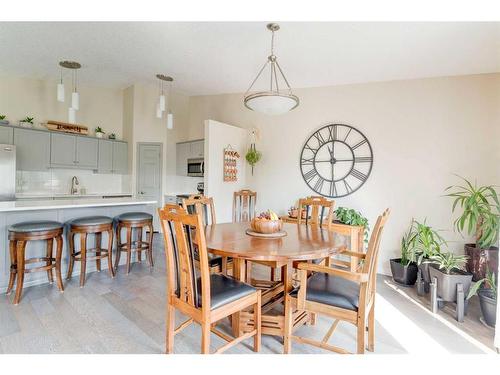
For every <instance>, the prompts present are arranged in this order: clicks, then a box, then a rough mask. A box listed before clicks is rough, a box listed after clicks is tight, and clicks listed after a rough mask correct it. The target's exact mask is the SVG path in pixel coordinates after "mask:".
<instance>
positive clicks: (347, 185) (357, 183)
mask: <svg viewBox="0 0 500 375" xmlns="http://www.w3.org/2000/svg"><path fill="white" fill-rule="evenodd" d="M372 165H373V152H372V147H371V146H370V142H368V139H366V137H365V136H364V135H363V133H361V132H360V131H359V130H357V129H355V128H353V127H352V126H349V125H344V124H330V125H327V126H324V127H322V128H320V129H318V130H316V131H315V132H314V133H313V135H311V136H310V137H309V138H308V139H307V141H306V143H305V144H304V147H303V148H302V153H301V155H300V170H301V172H302V177H303V178H304V181H305V182H306V184H307V185H308V186H309V187H310V188H311V189H312V190H314V191H315V192H316V193H318V194H320V195H323V196H325V197H331V198H339V197H345V196H346V195H349V194H351V193H354V192H355V191H356V190H358V189H359V188H360V187H361V186H362V185H363V184H364V183H365V181H366V180H367V179H368V176H370V172H371V170H372Z"/></svg>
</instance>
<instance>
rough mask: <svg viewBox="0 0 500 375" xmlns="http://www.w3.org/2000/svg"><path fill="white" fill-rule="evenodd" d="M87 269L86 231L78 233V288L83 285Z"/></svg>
mask: <svg viewBox="0 0 500 375" xmlns="http://www.w3.org/2000/svg"><path fill="white" fill-rule="evenodd" d="M86 271H87V233H80V288H83V286H84V285H85V272H86Z"/></svg>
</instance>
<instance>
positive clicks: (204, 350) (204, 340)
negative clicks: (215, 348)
mask: <svg viewBox="0 0 500 375" xmlns="http://www.w3.org/2000/svg"><path fill="white" fill-rule="evenodd" d="M210 325H211V324H210V322H203V323H202V324H201V354H210Z"/></svg>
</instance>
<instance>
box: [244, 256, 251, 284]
mask: <svg viewBox="0 0 500 375" xmlns="http://www.w3.org/2000/svg"><path fill="white" fill-rule="evenodd" d="M245 280H246V281H247V283H249V284H251V283H252V262H250V261H248V262H247V270H246V275H245Z"/></svg>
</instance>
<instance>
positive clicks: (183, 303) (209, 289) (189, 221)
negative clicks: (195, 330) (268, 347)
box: [158, 204, 261, 354]
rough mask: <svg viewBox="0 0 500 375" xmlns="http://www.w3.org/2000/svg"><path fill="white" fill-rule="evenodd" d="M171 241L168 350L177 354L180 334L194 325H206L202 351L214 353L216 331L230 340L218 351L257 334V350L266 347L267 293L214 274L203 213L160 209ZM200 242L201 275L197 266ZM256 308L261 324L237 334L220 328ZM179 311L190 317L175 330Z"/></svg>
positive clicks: (172, 207)
mask: <svg viewBox="0 0 500 375" xmlns="http://www.w3.org/2000/svg"><path fill="white" fill-rule="evenodd" d="M158 215H159V218H160V223H161V226H162V229H163V237H164V241H165V255H166V263H167V278H168V279H167V316H166V325H167V327H166V328H167V329H166V330H167V334H166V352H167V353H172V352H173V347H174V336H175V335H176V334H177V333H179V332H181V331H182V330H183V329H185V328H186V327H188V326H189V325H190V324H191V323H194V322H196V323H198V324H199V325H200V326H201V331H202V338H201V352H202V353H203V354H206V353H209V352H210V334H211V333H215V334H216V335H217V336H219V337H221V338H223V339H224V340H226V341H227V344H225V345H223V346H222V347H220V348H219V349H217V350H216V351H215V353H222V352H223V351H225V350H227V349H229V348H231V347H232V346H234V345H236V344H238V343H240V342H241V341H243V340H245V339H247V338H250V337H253V349H254V351H256V352H258V351H259V350H260V340H261V292H260V291H259V290H257V289H255V288H254V287H252V286H250V285H248V284H245V283H243V282H240V281H237V280H235V279H233V278H230V277H228V276H225V275H221V274H210V271H209V265H208V253H207V247H206V240H205V229H204V224H203V221H202V219H201V215H200V214H188V213H187V211H186V210H184V209H183V208H181V207H179V206H178V205H173V204H172V205H170V204H167V205H165V207H164V208H163V209H158ZM194 242H196V244H197V248H198V255H199V263H200V269H199V270H200V276H199V277H198V276H197V275H196V272H195V267H194ZM252 308H253V319H254V322H255V328H254V329H253V330H252V331H250V332H247V333H245V334H242V335H241V336H239V337H237V338H232V337H230V336H228V335H227V334H225V333H223V332H221V331H219V330H218V329H217V328H216V323H217V322H218V321H220V320H221V319H223V318H225V317H227V316H229V315H231V314H234V313H237V312H241V311H242V310H245V309H247V310H248V309H252ZM175 310H179V311H180V312H181V313H182V314H184V315H187V316H188V317H189V318H188V319H187V320H186V321H184V322H183V323H182V324H180V325H179V326H178V327H177V328H175Z"/></svg>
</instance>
